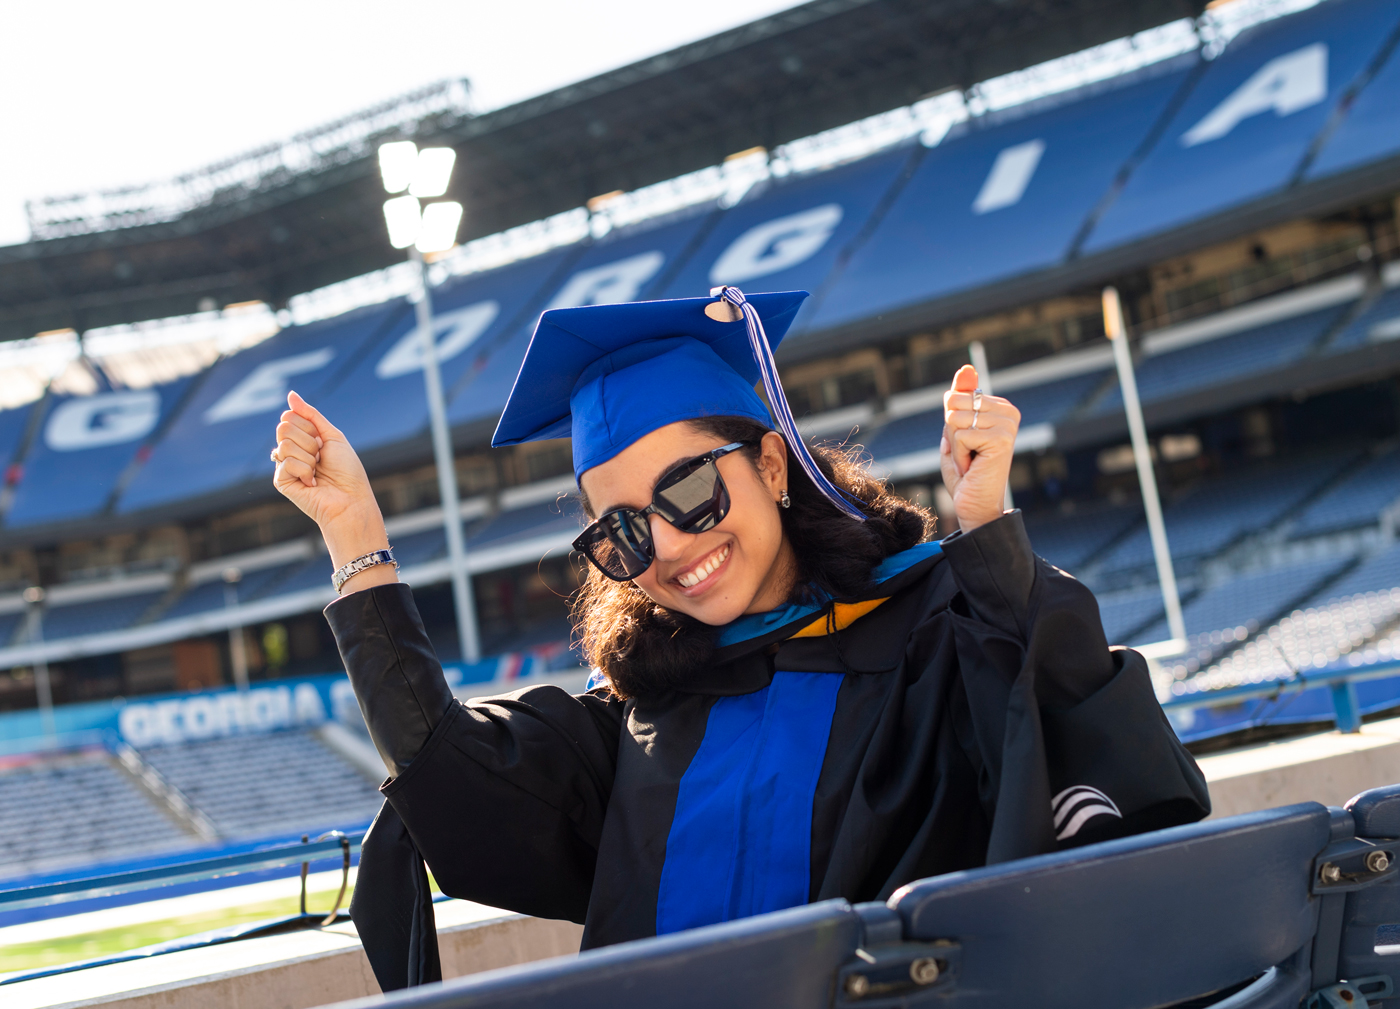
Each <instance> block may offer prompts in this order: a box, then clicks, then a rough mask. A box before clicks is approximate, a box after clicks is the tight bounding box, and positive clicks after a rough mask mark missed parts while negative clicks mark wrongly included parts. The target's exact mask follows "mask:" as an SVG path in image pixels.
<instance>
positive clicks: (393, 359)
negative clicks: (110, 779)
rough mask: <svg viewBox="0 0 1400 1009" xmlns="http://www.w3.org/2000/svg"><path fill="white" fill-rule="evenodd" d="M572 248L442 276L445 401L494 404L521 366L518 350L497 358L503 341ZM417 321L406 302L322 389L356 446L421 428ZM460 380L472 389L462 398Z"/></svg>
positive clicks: (424, 416) (439, 310)
mask: <svg viewBox="0 0 1400 1009" xmlns="http://www.w3.org/2000/svg"><path fill="white" fill-rule="evenodd" d="M577 254H578V248H577V247H571V248H567V249H562V250H556V251H554V252H550V253H547V254H545V255H542V256H536V257H534V258H532V259H526V260H522V261H520V262H517V263H511V264H509V265H507V266H502V267H500V268H499V269H495V270H489V271H487V272H485V273H475V274H471V275H469V276H466V277H461V278H458V279H455V280H450V281H447V282H446V283H444V284H443V285H442V286H441V287H440V288H438V289H436V290H435V291H434V292H433V316H434V319H433V321H434V333H435V335H436V338H437V344H438V357H439V369H440V371H441V372H442V387H443V391H444V394H445V395H446V397H447V399H448V401H449V405H454V404H455V405H457V406H459V407H460V405H461V404H462V403H463V402H471V401H473V400H479V401H480V402H481V403H482V408H483V410H485V411H487V412H490V411H493V410H494V411H499V410H500V408H501V406H503V405H504V404H505V400H506V395H507V394H508V393H509V392H510V384H511V382H512V381H513V380H514V379H515V372H516V370H517V369H518V368H519V367H520V358H519V357H515V359H514V361H513V362H512V361H510V360H504V361H503V356H504V358H510V357H511V355H512V354H514V353H515V352H514V351H513V350H511V349H510V347H509V343H508V341H510V340H513V339H514V337H515V335H516V334H517V333H518V332H519V330H520V328H521V327H523V326H528V325H529V323H530V322H531V321H533V318H534V316H535V315H536V314H537V313H538V312H539V309H540V304H541V300H542V298H543V297H544V291H543V289H544V288H545V287H546V286H547V285H548V284H549V283H550V282H551V280H552V278H554V277H555V276H557V274H558V272H559V271H560V270H562V269H564V268H565V266H566V265H567V263H568V262H569V261H570V260H571V259H572V258H573V257H574V256H576V255H577ZM416 326H417V323H416V320H415V316H414V313H413V312H412V311H409V310H407V309H405V311H404V314H403V315H402V317H400V318H398V319H396V320H395V322H394V325H393V327H392V328H391V329H389V330H388V331H387V332H386V333H385V334H384V336H383V337H382V338H380V339H379V340H378V341H376V343H375V344H374V345H373V346H372V347H370V348H368V350H367V351H366V353H365V354H364V355H363V356H362V357H361V358H360V359H359V360H358V361H357V362H356V363H355V366H354V368H353V369H351V370H350V372H349V373H348V374H347V375H346V376H345V377H344V378H343V379H342V380H341V381H340V382H338V383H337V384H336V386H335V387H334V388H333V389H331V390H330V391H329V393H328V394H327V396H326V407H325V411H326V413H327V415H328V416H330V417H331V419H332V420H334V421H335V423H336V425H337V426H338V427H339V428H340V429H341V430H342V431H344V432H345V436H346V437H347V438H349V439H350V444H352V445H354V446H356V448H357V449H359V450H361V451H365V452H370V451H373V450H374V449H376V448H383V447H386V446H390V445H394V444H397V443H399V442H402V441H404V440H405V439H408V438H412V437H414V436H416V435H419V434H422V433H423V432H425V431H426V430H427V427H428V405H427V399H426V396H425V394H424V391H423V371H422V367H421V361H422V358H421V356H420V355H419V343H418V341H419V340H420V339H421V337H420V336H419V334H418V331H417V328H416ZM467 386H470V387H471V388H472V390H473V391H472V392H471V393H470V394H466V396H465V399H464V398H463V397H464V394H463V392H462V390H463V389H464V388H466V387H467ZM454 422H455V419H454Z"/></svg>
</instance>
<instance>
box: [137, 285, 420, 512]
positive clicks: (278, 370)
mask: <svg viewBox="0 0 1400 1009" xmlns="http://www.w3.org/2000/svg"><path fill="white" fill-rule="evenodd" d="M403 311H404V303H403V301H402V300H395V301H392V302H389V303H388V304H384V305H375V306H372V307H370V308H363V309H360V310H358V311H355V312H350V313H348V314H346V315H342V316H339V317H338V318H335V319H329V320H327V321H325V322H317V323H312V324H311V325H308V326H294V327H291V328H289V329H286V330H283V331H282V332H281V333H279V334H278V335H277V336H275V337H273V338H272V339H270V340H268V341H266V342H265V343H262V344H259V345H258V346H256V347H252V348H250V349H249V350H245V351H244V352H243V353H241V354H238V355H236V356H234V357H231V358H229V359H228V360H226V361H223V362H221V363H219V364H216V365H214V367H213V369H212V370H211V371H210V372H209V373H208V376H207V378H205V379H204V381H203V382H202V384H201V385H200V387H199V389H198V390H197V391H196V392H195V393H194V394H193V395H192V396H190V397H189V400H188V403H187V405H186V406H185V407H184V409H183V410H182V411H181V413H180V416H179V417H177V418H176V419H175V421H174V423H173V424H172V425H171V427H170V430H168V431H167V432H166V434H165V436H164V437H162V438H161V439H160V441H159V442H158V443H157V444H156V446H155V449H154V451H153V452H152V453H151V457H150V460H149V461H148V462H147V463H146V464H145V465H144V466H143V467H142V468H141V469H140V471H139V472H137V474H136V476H135V477H134V478H133V480H132V482H131V484H130V485H129V486H128V487H127V489H126V491H125V492H124V493H123V494H122V496H121V499H120V501H119V503H118V506H117V510H118V511H120V512H133V511H138V510H140V509H142V508H149V507H152V506H155V505H161V504H166V503H169V502H171V501H177V500H180V499H181V498H190V497H196V496H198V495H200V494H208V493H210V492H213V491H218V490H222V489H224V488H226V487H231V486H233V485H234V484H237V483H239V482H241V481H243V480H247V479H249V478H251V477H253V476H255V475H258V474H262V475H265V476H266V477H267V479H268V480H269V481H270V480H271V479H272V463H271V461H270V460H269V459H268V453H269V452H270V451H271V450H272V446H273V444H274V437H275V434H276V426H277V417H278V415H279V414H280V413H281V412H282V411H283V410H285V409H286V407H287V391H288V390H289V389H295V390H296V391H297V392H299V393H301V394H302V395H303V396H304V397H305V398H306V400H307V401H308V402H309V403H312V404H313V405H314V404H318V403H319V402H321V401H322V393H323V392H324V391H325V390H326V389H327V388H328V386H329V385H330V384H331V381H332V379H333V377H334V376H335V374H336V372H337V369H338V368H343V367H345V365H346V362H349V361H352V360H354V358H355V356H356V355H357V354H358V353H359V352H360V351H361V349H362V348H363V347H364V346H365V344H366V343H367V342H368V341H370V340H372V339H374V337H375V336H377V335H378V334H379V333H380V332H381V331H382V330H383V329H384V327H385V326H386V325H387V324H388V323H389V322H391V321H392V320H393V319H394V318H395V317H396V316H397V315H400V314H402V313H403Z"/></svg>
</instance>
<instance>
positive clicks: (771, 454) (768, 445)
mask: <svg viewBox="0 0 1400 1009" xmlns="http://www.w3.org/2000/svg"><path fill="white" fill-rule="evenodd" d="M758 474H759V476H760V477H761V478H762V479H763V482H764V484H766V485H767V487H768V490H769V491H770V492H771V493H772V495H773V500H774V501H776V500H778V498H780V497H781V496H782V494H783V491H785V490H787V489H788V451H787V442H785V441H783V436H782V435H780V434H778V432H776V431H769V432H768V433H767V434H765V435H764V436H763V441H761V442H759V449H758Z"/></svg>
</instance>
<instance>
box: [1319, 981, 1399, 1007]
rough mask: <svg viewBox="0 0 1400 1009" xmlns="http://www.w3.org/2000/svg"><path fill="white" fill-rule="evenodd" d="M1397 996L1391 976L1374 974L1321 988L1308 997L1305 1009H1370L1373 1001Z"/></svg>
mask: <svg viewBox="0 0 1400 1009" xmlns="http://www.w3.org/2000/svg"><path fill="white" fill-rule="evenodd" d="M1394 994H1395V985H1394V983H1393V982H1392V981H1391V980H1390V975H1389V974H1373V975H1372V976H1371V977H1359V978H1357V979H1356V980H1355V981H1343V982H1341V983H1339V984H1329V985H1328V986H1327V987H1326V988H1319V989H1318V990H1317V991H1315V992H1313V993H1312V994H1311V995H1309V996H1308V1001H1307V1002H1306V1003H1304V1006H1305V1009H1369V1006H1370V1005H1371V1002H1370V1000H1371V999H1386V998H1390V997H1391V996H1392V995H1394Z"/></svg>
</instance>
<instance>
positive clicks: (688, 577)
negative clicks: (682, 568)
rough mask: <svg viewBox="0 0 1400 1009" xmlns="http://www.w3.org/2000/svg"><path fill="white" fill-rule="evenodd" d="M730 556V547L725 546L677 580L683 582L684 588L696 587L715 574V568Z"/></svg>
mask: <svg viewBox="0 0 1400 1009" xmlns="http://www.w3.org/2000/svg"><path fill="white" fill-rule="evenodd" d="M728 556H729V547H728V546H724V547H722V548H721V549H720V550H718V551H716V552H715V553H714V554H712V555H711V557H710V559H709V560H707V561H706V562H705V563H704V564H701V565H700V566H699V567H698V568H696V569H695V570H694V571H689V572H687V573H685V574H683V575H681V576H680V577H679V578H677V579H676V581H678V582H680V583H681V587H682V588H687V589H690V588H694V587H695V586H697V585H699V584H700V583H701V582H703V581H704V580H705V579H706V578H708V577H710V575H712V574H714V572H715V568H717V567H719V566H720V565H721V564H723V563H724V561H725V558H727V557H728Z"/></svg>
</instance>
